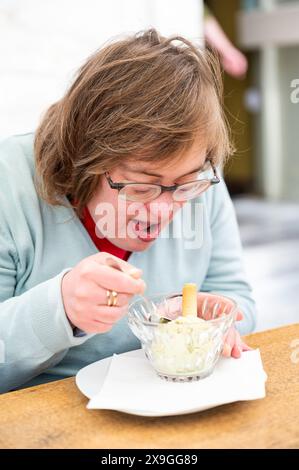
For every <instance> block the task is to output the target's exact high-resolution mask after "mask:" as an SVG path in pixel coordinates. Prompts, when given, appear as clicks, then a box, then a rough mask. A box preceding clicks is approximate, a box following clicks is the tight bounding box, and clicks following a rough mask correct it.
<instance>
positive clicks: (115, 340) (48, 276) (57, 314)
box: [0, 134, 255, 392]
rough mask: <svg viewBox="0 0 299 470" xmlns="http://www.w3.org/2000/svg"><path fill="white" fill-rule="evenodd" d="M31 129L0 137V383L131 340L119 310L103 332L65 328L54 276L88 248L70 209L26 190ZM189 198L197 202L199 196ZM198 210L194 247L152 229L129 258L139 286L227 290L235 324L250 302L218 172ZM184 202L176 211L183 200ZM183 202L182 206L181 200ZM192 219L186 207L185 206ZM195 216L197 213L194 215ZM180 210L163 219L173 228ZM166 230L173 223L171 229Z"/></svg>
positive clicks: (47, 375) (250, 324)
mask: <svg viewBox="0 0 299 470" xmlns="http://www.w3.org/2000/svg"><path fill="white" fill-rule="evenodd" d="M33 175H34V158H33V134H26V135H20V136H14V137H11V138H9V139H6V140H4V141H2V142H1V143H0V341H1V342H2V346H3V345H4V349H5V357H4V358H2V359H4V362H3V361H2V363H1V364H0V392H5V391H8V390H12V389H14V388H18V387H20V386H23V385H25V384H26V385H28V384H29V383H30V384H31V385H32V384H36V383H42V382H46V381H49V380H54V379H57V378H63V377H68V376H71V375H74V374H76V372H77V371H78V370H79V369H80V368H81V367H84V366H85V365H87V364H90V363H91V362H93V361H97V360H99V359H102V358H105V357H107V356H111V355H112V354H113V353H122V352H124V351H129V350H132V349H136V348H139V347H140V343H139V341H138V340H137V339H136V338H135V337H134V336H133V334H132V333H131V331H130V330H129V328H128V325H127V320H126V318H124V319H122V320H121V321H120V322H118V323H117V324H116V325H115V326H114V328H113V329H112V330H111V331H110V332H108V333H105V334H98V335H87V336H84V337H75V336H74V334H73V331H72V328H71V327H70V324H69V322H68V320H67V317H66V315H65V312H64V308H63V303H62V298H61V290H60V285H61V278H62V275H63V274H64V273H65V271H66V270H67V269H69V268H71V267H73V266H75V265H76V264H77V263H78V262H79V261H80V260H82V259H83V258H85V257H87V256H89V255H92V254H95V253H96V252H97V248H96V247H95V245H94V244H93V242H92V240H91V238H90V237H89V235H88V233H87V232H86V230H85V228H84V226H83V225H82V223H81V222H80V220H79V219H78V218H77V217H76V216H75V214H74V212H73V211H72V210H71V209H69V208H65V207H63V206H58V207H52V206H49V205H48V204H46V203H45V202H44V201H43V200H41V199H40V198H39V197H38V195H37V193H36V190H35V187H34V182H33ZM199 203H201V204H200V205H199ZM189 204H191V205H193V209H194V208H195V207H196V206H197V208H195V211H196V210H198V211H201V212H202V216H203V217H202V220H201V221H200V223H198V222H197V223H198V225H199V226H198V228H197V227H196V230H197V229H198V231H202V234H203V242H202V245H201V246H200V247H197V248H193V249H188V248H186V240H184V239H182V238H175V237H174V236H173V237H172V238H170V239H167V238H164V237H163V236H162V234H161V235H160V237H159V238H158V239H157V240H156V241H155V242H154V243H153V245H152V246H151V247H150V248H149V249H148V250H147V251H144V252H140V253H138V252H136V253H133V254H132V255H131V257H130V259H129V262H130V263H131V264H133V265H135V266H137V267H138V268H141V269H142V270H143V278H144V280H145V282H146V284H147V294H148V295H151V294H154V293H160V292H180V291H181V289H182V286H183V284H184V283H185V282H196V283H197V285H198V287H199V288H200V290H202V291H214V292H218V293H223V294H225V295H227V296H230V297H232V298H234V299H236V300H237V302H238V303H239V305H240V308H241V309H242V311H243V313H244V315H245V318H244V320H243V321H242V322H240V324H239V325H238V328H239V331H240V332H241V333H242V334H244V333H248V332H250V331H252V330H253V328H254V325H255V306H254V302H253V300H252V297H251V290H250V287H249V285H248V283H247V281H246V278H245V275H244V271H243V267H242V253H241V244H240V238H239V232H238V228H237V224H236V219H235V213H234V209H233V205H232V202H231V200H230V197H229V195H228V192H227V189H226V187H225V184H224V182H223V181H221V183H220V184H218V185H215V186H213V187H212V188H210V189H209V190H208V191H207V192H206V193H204V194H203V195H202V196H201V197H200V198H198V199H196V200H194V201H192V202H191V203H189ZM189 204H187V205H185V206H184V208H183V209H182V210H183V211H188V209H190V206H189ZM188 206H189V208H188ZM192 217H194V221H195V222H196V218H195V212H193V216H192ZM199 220H200V219H199ZM181 223H182V217H181V214H180V215H177V216H176V217H175V219H174V221H173V222H172V223H171V225H172V227H173V228H174V229H175V230H177V229H180V224H181ZM176 233H178V232H177V231H176Z"/></svg>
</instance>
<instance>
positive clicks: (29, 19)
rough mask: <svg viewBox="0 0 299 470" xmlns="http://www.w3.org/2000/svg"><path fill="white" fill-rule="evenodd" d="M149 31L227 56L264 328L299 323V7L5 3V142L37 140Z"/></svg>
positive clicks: (1, 8)
mask: <svg viewBox="0 0 299 470" xmlns="http://www.w3.org/2000/svg"><path fill="white" fill-rule="evenodd" d="M149 26H154V27H156V28H157V29H159V30H160V32H162V33H163V34H172V33H180V34H183V35H185V36H187V37H189V38H190V39H193V40H196V41H198V42H199V43H201V44H204V42H206V43H210V44H211V45H213V46H214V47H216V48H217V49H218V51H219V53H220V55H221V58H222V63H223V67H224V70H225V73H224V84H225V106H226V112H227V117H228V119H229V122H230V125H231V128H232V134H233V138H234V141H235V144H236V148H237V151H236V153H235V155H234V156H233V157H232V158H231V160H230V162H229V163H228V165H227V167H226V169H225V178H226V182H227V185H228V188H229V190H230V193H231V195H232V197H233V200H234V204H235V207H236V212H237V217H238V220H239V223H240V230H241V236H242V240H243V245H244V257H245V265H246V270H247V274H248V277H249V280H250V282H251V284H252V286H253V289H254V296H255V299H256V301H257V305H258V321H257V330H262V329H267V328H273V327H276V326H279V325H283V324H285V323H294V322H298V321H299V295H298V293H299V150H298V149H299V0H293V1H290V0H288V1H284V0H243V1H240V0H226V1H220V0H207V1H206V2H205V3H204V4H203V2H202V1H200V0H184V2H182V1H181V0H109V1H107V0H85V1H84V2H83V1H82V0H42V1H41V0H0V57H1V61H0V138H1V137H5V136H8V135H11V134H17V133H26V132H29V131H33V130H34V129H35V128H36V126H37V123H38V122H39V119H40V116H41V114H42V113H43V111H45V110H46V109H47V107H48V106H49V105H50V104H51V103H52V102H54V101H56V100H57V99H59V98H60V97H61V95H62V94H63V93H64V91H65V90H66V88H67V87H68V85H69V84H70V82H71V80H72V77H73V75H74V73H75V71H76V70H77V69H78V67H79V66H80V65H81V64H82V63H83V62H84V60H85V59H86V57H87V56H88V55H89V54H91V53H92V52H93V51H94V50H95V49H97V48H99V47H100V46H101V45H102V44H103V43H105V42H106V41H107V40H109V39H110V38H111V37H115V36H116V35H119V34H122V33H126V32H135V31H137V30H140V29H143V28H145V27H149Z"/></svg>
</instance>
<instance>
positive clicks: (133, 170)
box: [124, 159, 208, 179]
mask: <svg viewBox="0 0 299 470" xmlns="http://www.w3.org/2000/svg"><path fill="white" fill-rule="evenodd" d="M207 161H208V159H206V160H205V161H204V163H203V164H201V165H200V166H199V167H197V168H195V169H194V170H191V171H188V173H185V174H184V175H181V176H179V177H178V178H177V179H179V178H183V177H184V176H188V175H192V174H193V173H197V172H199V171H201V170H202V169H203V168H204V167H205V165H206V163H207ZM124 169H125V170H126V171H129V172H130V173H139V174H140V173H142V174H143V175H148V176H154V177H156V178H162V177H163V176H164V175H161V174H160V173H153V172H152V171H148V170H142V169H140V168H138V169H137V168H136V169H134V168H129V167H127V166H126V165H125V166H124Z"/></svg>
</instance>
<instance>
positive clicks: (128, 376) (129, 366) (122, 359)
mask: <svg viewBox="0 0 299 470" xmlns="http://www.w3.org/2000/svg"><path fill="white" fill-rule="evenodd" d="M266 378H267V376H266V374H265V372H264V370H263V365H262V360H261V356H260V352H259V350H254V351H248V352H245V353H243V354H242V357H241V358H239V359H233V358H230V359H227V358H221V359H220V360H219V362H218V363H217V365H216V367H215V370H214V372H213V373H212V374H211V375H210V376H209V377H206V378H205V379H202V380H199V381H197V382H185V383H174V382H167V381H165V380H162V379H161V378H160V377H158V376H157V374H156V372H155V371H154V369H153V368H152V366H151V365H150V363H149V362H148V360H147V359H146V357H145V356H144V353H143V351H140V356H139V357H126V356H124V355H119V356H118V355H114V356H113V358H112V360H111V364H110V368H109V371H108V373H107V376H106V379H105V382H104V384H103V386H102V388H101V390H100V392H99V393H98V394H97V395H96V396H94V397H93V398H92V399H91V400H90V402H89V403H88V405H87V408H89V409H96V408H97V409H110V410H118V411H124V412H126V413H132V414H139V415H148V416H167V415H174V414H184V413H191V412H195V411H202V410H206V409H208V408H212V407H214V406H218V405H222V404H224V403H231V402H234V401H239V400H255V399H258V398H264V397H265V381H266Z"/></svg>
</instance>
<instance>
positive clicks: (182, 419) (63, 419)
mask: <svg viewBox="0 0 299 470" xmlns="http://www.w3.org/2000/svg"><path fill="white" fill-rule="evenodd" d="M296 340H297V341H296ZM247 341H248V343H249V344H250V345H251V346H252V347H259V348H260V350H261V355H262V359H263V363H264V368H265V370H266V372H267V374H268V382H267V397H266V398H265V399H263V400H256V401H252V402H238V403H233V404H229V405H224V406H221V407H218V408H214V409H211V410H208V411H205V412H202V413H195V414H190V415H182V416H174V417H164V418H144V417H139V416H131V415H126V414H122V413H118V412H116V411H101V410H87V409H86V404H87V399H86V398H85V397H84V396H83V395H82V394H81V393H80V392H79V390H78V389H77V388H76V385H75V381H74V378H70V379H66V380H62V381H59V382H52V383H51V384H45V385H40V386H38V387H32V388H27V389H24V390H20V391H17V392H12V393H7V394H4V395H1V396H0V448H44V449H45V448H106V449H113V448H135V449H136V448H151V449H154V448H189V449H190V448H218V447H220V448H280V447H282V448H286V447H287V448H299V324H296V325H290V326H286V327H283V328H278V329H274V330H269V331H265V332H262V333H256V334H252V335H250V336H248V337H247ZM296 343H297V345H296ZM296 349H297V350H296Z"/></svg>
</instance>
